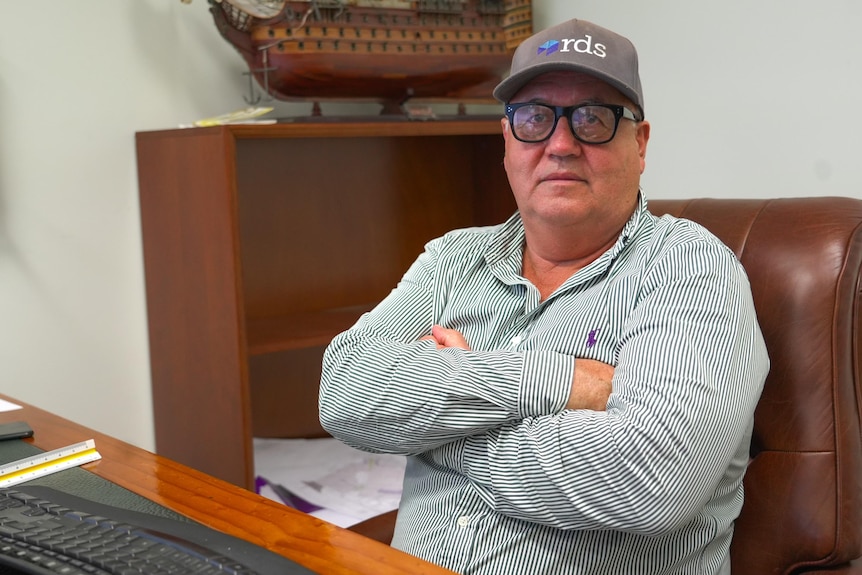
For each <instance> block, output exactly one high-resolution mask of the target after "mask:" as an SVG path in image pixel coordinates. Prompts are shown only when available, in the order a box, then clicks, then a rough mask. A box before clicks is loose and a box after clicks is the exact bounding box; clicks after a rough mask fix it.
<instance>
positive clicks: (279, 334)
mask: <svg viewBox="0 0 862 575" xmlns="http://www.w3.org/2000/svg"><path fill="white" fill-rule="evenodd" d="M372 307H373V306H372V305H371V304H368V305H359V306H352V307H343V308H337V309H330V310H323V311H313V312H301V313H294V314H290V315H285V316H279V317H272V318H264V319H249V320H248V326H247V328H248V334H247V337H248V353H249V355H252V356H253V355H263V354H266V353H275V352H279V351H289V350H293V349H304V348H307V347H316V346H325V345H327V344H328V343H329V342H330V341H332V338H333V337H335V336H336V335H338V334H339V333H341V332H342V331H344V330H346V329H347V328H349V327H350V326H352V325H353V324H354V323H356V320H357V319H359V317H360V316H361V315H362V314H363V313H365V312H367V311H369V310H370V309H371V308H372Z"/></svg>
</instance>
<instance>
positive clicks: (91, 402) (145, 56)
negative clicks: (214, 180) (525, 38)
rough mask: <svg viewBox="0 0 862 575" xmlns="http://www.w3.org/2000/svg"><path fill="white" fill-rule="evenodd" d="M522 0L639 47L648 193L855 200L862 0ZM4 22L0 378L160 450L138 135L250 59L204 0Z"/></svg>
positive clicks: (228, 96) (3, 6)
mask: <svg viewBox="0 0 862 575" xmlns="http://www.w3.org/2000/svg"><path fill="white" fill-rule="evenodd" d="M533 5H534V21H535V25H536V26H537V27H544V26H547V25H550V24H552V23H556V22H558V21H561V20H563V19H565V18H569V17H574V16H578V17H583V18H586V19H589V20H593V21H595V22H597V23H599V24H602V25H605V26H607V27H609V28H613V29H615V30H617V31H619V32H621V33H623V34H624V35H627V36H629V37H630V38H631V39H632V40H633V41H634V42H635V44H636V45H637V46H638V48H639V51H640V54H641V72H642V77H643V83H644V89H645V92H646V112H647V116H648V117H649V119H650V120H651V122H652V124H653V132H652V134H653V136H652V141H651V146H650V150H649V155H648V167H647V173H646V175H645V178H644V187H645V189H646V191H647V193H648V194H649V195H650V196H652V197H686V196H727V197H730V196H800V195H851V196H856V197H862V171H860V170H858V169H857V164H856V157H855V156H856V155H858V154H859V152H860V151H862V146H860V143H859V140H858V136H857V133H858V129H857V128H856V125H857V123H858V122H857V119H856V115H857V113H858V112H857V110H858V108H859V107H858V106H857V105H856V100H857V99H858V95H859V94H860V92H862V73H860V71H859V67H858V62H859V61H860V58H862V35H859V34H858V33H857V31H856V30H855V23H856V22H859V21H862V4H859V3H857V2H856V0H824V1H823V2H820V3H818V4H817V6H816V8H815V7H813V5H812V4H811V3H810V2H802V1H800V0H758V2H748V1H746V0H727V1H724V2H714V3H706V2H698V3H694V2H689V1H687V0H654V1H651V2H641V1H639V0H620V1H617V2H613V3H611V2H607V1H606V0H580V1H578V2H576V3H572V2H571V1H570V0H533ZM573 6H575V7H573ZM0 21H2V23H3V33H2V34H0V294H2V298H0V391H2V392H4V393H6V394H9V395H12V396H14V397H17V398H19V399H21V400H23V401H27V402H30V403H34V404H36V405H38V406H41V407H44V408H46V409H49V410H51V411H55V412H57V413H60V414H62V415H64V416H66V417H68V418H70V419H73V420H76V421H79V422H81V423H84V424H86V425H89V426H91V427H94V428H96V429H98V430H100V431H104V432H107V433H109V434H112V435H116V436H118V437H120V438H122V439H125V440H127V441H130V442H132V443H135V444H137V445H140V446H142V447H145V448H150V449H152V448H153V439H152V437H153V430H152V421H151V403H150V395H149V394H150V390H149V365H148V357H147V353H148V350H147V327H146V307H145V306H146V302H145V297H144V287H143V266H142V259H141V241H140V226H139V219H138V218H139V213H138V199H137V181H136V177H137V176H136V171H135V170H136V167H135V152H134V133H135V132H136V131H140V130H150V129H160V128H169V127H173V126H176V125H178V124H180V123H183V122H188V121H191V120H194V119H197V118H201V117H204V116H210V115H215V114H218V113H222V112H226V111H230V110H233V109H236V108H239V107H242V106H243V105H244V102H243V100H242V96H243V94H244V93H245V91H246V89H247V84H246V80H245V79H244V77H243V76H242V72H243V65H242V62H241V60H240V58H239V56H237V55H236V54H235V53H234V52H233V49H232V48H230V46H228V45H227V43H225V42H224V41H223V40H222V39H221V38H220V37H219V36H218V34H217V32H216V30H215V27H214V26H213V25H212V22H211V19H210V17H209V14H208V12H207V4H206V2H205V1H204V0H194V1H193V3H192V4H191V5H184V4H181V3H180V1H179V0H79V1H77V2H59V1H58V2H50V3H47V4H46V3H44V2H33V1H32V0H2V2H0ZM277 107H278V109H277V110H276V115H288V114H305V113H307V111H308V109H309V106H307V105H305V104H279V105H278V106H277ZM330 109H331V110H335V109H339V110H340V108H338V107H333V108H330V107H328V106H324V112H325V113H326V112H327V111H329V110H330ZM345 109H347V108H345ZM349 109H350V110H354V109H355V107H351V108H349ZM361 109H363V110H364V109H365V108H361ZM375 110H376V108H373V109H370V110H369V111H370V113H376V112H375Z"/></svg>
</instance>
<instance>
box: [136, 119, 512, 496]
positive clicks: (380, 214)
mask: <svg viewBox="0 0 862 575" xmlns="http://www.w3.org/2000/svg"><path fill="white" fill-rule="evenodd" d="M136 144H137V155H138V178H139V188H140V205H141V224H142V232H143V245H144V264H145V268H146V269H145V275H146V288H147V313H148V318H149V336H150V362H151V373H152V382H153V406H154V415H155V427H156V451H157V452H158V453H159V454H160V455H164V456H166V457H169V458H171V459H174V460H176V461H179V462H181V463H183V464H185V465H188V466H190V467H194V468H195V469H199V470H201V471H204V472H206V473H209V474H211V475H214V476H216V477H219V478H221V479H225V480H227V481H230V482H232V483H235V484H237V485H240V486H243V487H247V488H251V487H252V486H253V469H254V454H253V446H252V437H320V436H323V435H325V432H324V431H323V429H322V428H321V427H320V423H319V420H318V415H317V390H318V386H319V383H320V363H321V359H322V355H323V350H324V348H325V346H326V345H327V343H328V342H329V341H330V340H331V339H332V338H333V337H334V336H335V335H336V334H338V333H339V332H340V331H343V330H344V329H346V328H347V327H349V326H350V325H351V324H352V323H353V322H355V321H356V319H357V318H358V317H359V315H360V314H361V313H362V312H363V311H365V310H367V309H370V307H371V306H373V305H374V304H375V303H376V302H378V301H380V300H381V299H382V298H383V297H385V295H386V294H387V293H388V292H389V290H390V289H392V287H394V286H395V284H396V283H397V281H398V280H399V278H400V277H401V276H402V275H403V273H404V272H405V271H406V270H407V267H408V266H409V265H410V263H411V262H412V261H413V260H414V259H415V258H416V256H417V255H418V254H419V253H420V252H421V250H422V248H423V246H424V244H425V242H427V241H428V240H430V239H432V238H434V237H436V236H439V235H441V234H443V233H445V232H447V231H449V230H451V229H454V228H458V227H465V226H473V225H484V224H493V223H498V222H500V221H502V220H504V219H505V218H506V217H508V216H509V215H511V214H512V213H513V212H514V202H513V200H512V197H511V193H510V191H509V188H508V184H507V182H506V177H505V172H504V170H503V167H502V160H503V137H502V134H501V125H500V118H499V117H480V118H476V117H470V116H465V117H459V118H457V119H451V120H441V121H428V122H411V121H406V120H400V121H399V120H385V119H375V118H371V119H354V120H349V121H347V120H345V121H335V120H330V119H326V118H322V119H319V120H316V121H312V120H307V119H306V120H296V121H291V122H286V123H278V124H275V125H265V126H260V125H258V126H255V125H238V126H224V127H213V128H195V129H186V130H164V131H155V132H140V133H138V134H137V135H136Z"/></svg>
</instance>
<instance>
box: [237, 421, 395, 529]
mask: <svg viewBox="0 0 862 575" xmlns="http://www.w3.org/2000/svg"><path fill="white" fill-rule="evenodd" d="M254 458H255V474H256V475H257V476H259V477H263V478H265V479H266V480H267V481H269V482H271V483H277V484H280V485H281V486H283V487H284V488H286V489H287V490H288V491H290V492H291V493H293V494H294V495H297V496H299V497H301V498H302V499H304V500H306V501H308V502H309V503H313V504H314V505H317V506H319V507H323V509H321V510H320V511H314V512H312V513H311V514H312V515H314V516H316V517H320V518H321V519H324V520H326V521H329V522H330V523H335V524H336V525H339V526H341V527H349V526H350V525H353V524H355V523H359V522H360V521H363V520H365V519H368V518H371V517H374V516H376V515H379V514H381V513H385V512H387V511H391V510H393V509H396V508H397V507H398V503H399V502H400V500H401V487H402V481H403V479H404V466H405V464H406V460H405V458H404V457H401V456H398V455H378V454H372V453H365V452H363V451H358V450H356V449H353V448H351V447H348V446H346V445H344V444H343V443H341V442H340V441H338V440H337V439H333V438H321V439H260V438H255V440H254ZM261 495H264V496H266V497H269V498H270V499H274V500H276V501H280V498H279V497H278V495H277V494H275V493H274V492H273V491H272V490H271V489H268V488H266V487H264V488H263V489H261Z"/></svg>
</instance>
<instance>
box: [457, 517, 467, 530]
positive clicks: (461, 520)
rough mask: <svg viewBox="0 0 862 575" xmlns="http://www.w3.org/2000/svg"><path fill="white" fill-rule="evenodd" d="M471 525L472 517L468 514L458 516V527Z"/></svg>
mask: <svg viewBox="0 0 862 575" xmlns="http://www.w3.org/2000/svg"><path fill="white" fill-rule="evenodd" d="M469 525H470V517H469V516H467V515H462V516H461V517H459V518H458V527H461V528H464V527H468V526H469Z"/></svg>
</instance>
